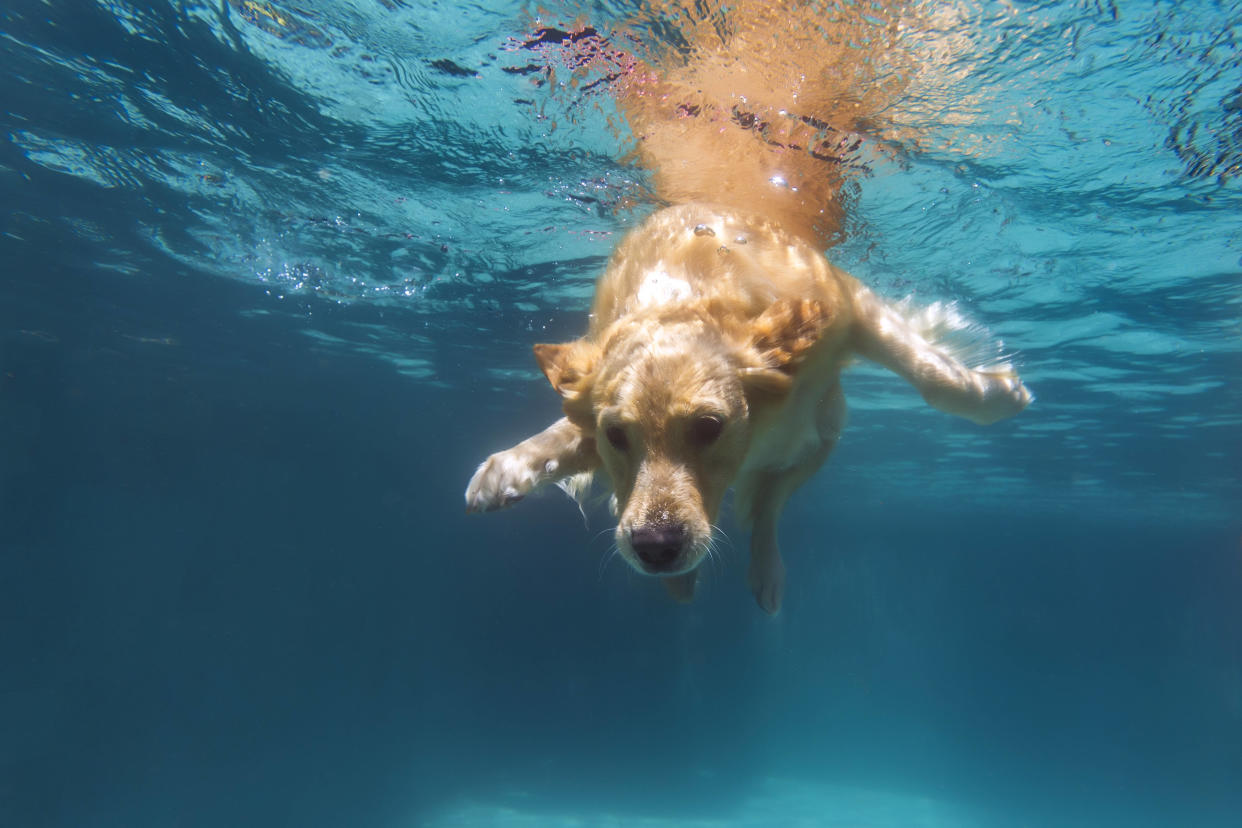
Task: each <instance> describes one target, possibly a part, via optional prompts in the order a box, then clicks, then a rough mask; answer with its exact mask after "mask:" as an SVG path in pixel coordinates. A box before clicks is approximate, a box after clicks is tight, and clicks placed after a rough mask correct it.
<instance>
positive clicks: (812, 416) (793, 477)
mask: <svg viewBox="0 0 1242 828" xmlns="http://www.w3.org/2000/svg"><path fill="white" fill-rule="evenodd" d="M783 5H784V8H783V12H784V13H783V14H778V13H775V12H774V11H773V9H772V8H771V5H770V4H749V5H748V4H741V5H739V6H731V7H730V9H731V12H730V13H731V14H733V15H734V17H733V23H734V30H733V31H734V36H733V38H732V39H731V40H726V41H722V42H720V43H717V42H716V41H715V40H713V41H712V45H711V46H710V47H707V46H704V47H702V48H701V49H699V51H698V52H693V51H692V57H691V59H689V60H683V61H682V62H679V63H678V64H677V65H676V66H675V67H673V68H672V69H670V70H668V71H664V72H662V71H660V69H659V68H658V67H657V66H654V65H652V64H651V63H650V62H647V61H643V60H639V59H638V58H636V57H634V56H632V55H630V54H628V53H626V52H623V51H621V50H617V49H613V48H611V46H610V44H608V43H607V42H606V41H605V42H597V43H595V44H593V45H591V46H590V54H591V55H592V56H593V57H592V59H594V60H599V59H602V60H605V61H607V62H608V64H609V65H610V66H614V67H615V66H621V67H622V70H621V71H618V72H615V73H613V77H614V80H617V81H618V82H617V83H616V89H615V90H614V94H616V96H617V99H618V101H619V103H620V105H621V107H622V110H623V111H624V112H625V113H626V115H627V118H628V121H629V123H630V126H631V129H632V130H633V131H634V133H635V135H636V138H637V143H638V152H639V155H640V161H641V163H643V164H645V165H647V166H648V167H649V168H650V169H652V170H653V177H654V179H655V181H656V184H657V191H658V192H659V193H660V194H661V195H662V196H663V198H664V200H665V201H667V202H669V203H670V204H671V206H667V207H665V208H663V209H660V210H659V211H657V212H655V213H654V214H653V215H651V216H650V217H649V218H647V219H646V220H645V221H644V222H642V223H641V224H640V225H639V226H638V227H637V228H636V229H634V230H633V231H632V232H630V233H629V235H628V236H626V237H625V238H624V239H623V240H622V241H621V243H620V244H619V245H618V246H617V248H616V250H615V251H614V252H613V254H612V257H611V259H610V260H609V263H608V265H607V267H606V269H605V271H604V273H603V275H602V276H601V277H600V279H599V282H598V284H597V288H596V295H595V300H594V304H593V307H592V309H591V313H590V317H589V326H588V330H587V333H586V334H585V335H584V336H583V337H582V338H580V339H578V340H575V341H572V342H568V343H563V344H539V345H535V346H534V353H535V358H536V360H537V362H538V364H539V367H540V369H541V370H542V372H543V374H544V375H545V376H546V377H547V380H548V382H549V383H550V384H551V385H552V387H553V389H555V391H556V392H557V393H558V394H559V395H560V397H561V400H562V407H563V413H564V416H563V417H562V418H561V419H558V420H557V421H556V422H554V423H553V424H552V425H550V426H549V427H548V428H547V429H545V430H544V431H542V432H540V433H538V434H536V435H534V436H532V437H530V438H529V439H526V440H524V441H522V442H521V443H518V444H517V445H516V446H513V447H512V448H510V449H507V450H505V451H501V452H498V453H496V454H493V455H491V456H490V457H488V458H487V459H486V460H485V461H484V462H483V463H482V465H480V466H479V468H478V470H477V471H476V472H475V474H474V476H473V478H472V479H471V480H470V483H469V486H468V487H467V489H466V494H465V497H466V507H467V510H468V511H470V512H487V511H493V510H496V509H501V508H504V507H506V506H509V505H511V504H513V503H516V502H517V501H519V500H521V499H522V498H524V497H525V496H526V495H528V494H530V493H531V492H532V491H534V490H536V489H538V488H540V487H543V486H546V485H547V484H549V483H556V484H560V485H562V487H564V488H566V489H567V490H573V491H576V490H577V489H578V488H579V486H578V484H580V483H581V482H582V481H584V480H585V479H587V478H589V477H591V476H598V475H599V473H601V472H602V474H603V476H606V477H607V479H608V480H609V481H610V482H611V485H612V489H613V497H614V501H613V502H614V511H615V514H616V516H617V526H616V530H615V540H616V546H617V549H618V551H619V553H620V555H621V557H622V558H623V559H624V560H625V561H626V562H627V563H628V564H629V565H630V566H631V567H632V568H633V569H634V570H636V571H637V572H640V573H643V574H645V575H650V576H655V577H657V578H660V579H662V581H663V583H664V585H665V586H666V588H667V590H668V592H669V593H670V594H671V595H672V596H673V597H674V598H675V599H677V600H680V601H689V600H690V599H691V598H692V597H693V595H694V591H695V585H696V577H697V571H698V567H699V565H700V564H701V563H702V562H703V560H704V559H705V558H706V557H707V555H708V554H709V551H710V550H711V548H712V543H713V532H714V526H715V524H716V521H717V518H718V515H719V513H720V510H721V505H722V503H723V501H724V498H725V494H726V492H727V491H728V490H729V489H732V490H733V491H734V512H735V516H736V518H737V519H738V521H739V522H740V523H741V524H742V525H743V527H746V528H749V529H750V533H751V541H750V564H749V570H748V584H749V587H750V589H751V591H752V593H753V594H754V597H755V600H756V601H757V603H758V605H759V606H760V607H761V608H762V609H763V610H764V611H766V612H768V613H770V614H775V613H776V612H777V611H778V610H779V609H780V607H781V604H782V600H783V594H784V587H785V578H786V573H785V566H784V563H783V562H782V559H781V555H780V551H779V549H778V545H777V524H778V521H779V518H780V513H781V510H782V508H783V507H784V504H785V502H786V501H787V499H788V498H789V496H790V495H791V494H792V493H793V492H794V491H795V490H796V489H797V488H798V487H799V486H801V485H802V484H803V483H805V482H806V481H807V480H808V479H809V478H810V477H811V476H812V475H813V474H814V473H815V471H816V470H817V469H819V468H820V466H822V465H823V464H824V462H825V461H826V460H827V458H828V455H829V454H830V453H831V451H832V449H833V446H834V445H835V444H836V442H837V438H838V436H839V435H840V433H841V429H842V428H843V426H844V424H845V411H846V408H845V400H844V397H843V396H842V392H841V385H840V376H841V372H842V370H843V369H844V368H845V367H846V366H847V364H848V363H849V362H850V361H851V360H852V359H854V358H855V357H863V358H866V359H869V360H872V361H874V362H876V363H879V364H880V365H882V366H884V367H886V368H888V369H889V370H891V371H892V372H893V373H895V374H897V375H898V376H899V377H901V378H903V379H905V380H906V381H907V382H909V383H910V384H912V385H913V386H914V387H915V388H916V389H917V390H918V391H919V393H920V394H921V395H922V397H923V399H924V400H926V401H927V402H928V403H929V404H930V405H932V406H933V407H935V408H937V409H940V410H941V411H945V412H948V413H950V414H955V415H957V416H961V417H964V418H966V419H968V420H971V421H973V422H976V423H979V424H985V425H986V424H989V423H993V422H996V421H997V420H1001V419H1004V418H1007V417H1011V416H1013V415H1015V414H1017V413H1018V412H1020V411H1022V409H1023V408H1025V407H1026V406H1027V404H1028V403H1030V401H1031V399H1032V396H1031V394H1030V392H1029V391H1028V390H1027V388H1026V387H1025V386H1024V385H1023V383H1022V381H1021V380H1020V379H1019V377H1018V376H1017V375H1016V374H1015V373H1014V371H1013V369H1012V368H1011V367H1010V366H1009V365H1008V364H993V365H987V366H982V367H979V366H976V367H970V366H969V365H967V364H966V363H965V362H964V361H963V359H961V358H959V357H958V356H957V355H956V352H955V350H954V349H953V348H952V347H950V346H949V345H947V344H944V343H943V342H940V341H938V339H937V336H936V335H935V328H936V325H934V324H930V323H924V324H921V323H920V322H919V321H918V319H919V317H918V315H917V314H915V313H913V312H911V311H909V310H908V309H906V308H904V307H902V306H898V305H893V304H890V303H888V302H886V301H885V300H883V299H881V298H880V297H879V296H877V295H876V294H875V293H873V292H872V291H871V290H870V289H868V288H867V287H866V286H865V285H863V284H862V283H861V282H860V281H859V280H857V279H855V278H854V277H853V276H851V275H849V274H848V273H846V272H844V271H843V270H841V269H839V268H837V267H835V266H834V265H832V264H831V263H829V261H828V260H827V258H826V257H825V256H824V254H823V250H824V249H825V247H826V246H828V245H829V244H830V243H831V240H832V238H833V237H834V235H835V234H836V233H837V232H839V227H840V219H841V215H842V211H843V208H842V206H841V204H840V199H839V191H840V187H841V185H842V182H843V181H845V180H846V178H847V177H848V171H847V170H846V169H845V168H846V167H847V166H848V165H847V164H845V163H843V160H842V159H843V158H844V157H845V155H846V154H847V152H846V150H841V149H840V148H841V147H847V148H848V146H849V145H850V144H851V142H853V141H855V140H856V135H857V133H856V132H854V131H853V130H852V128H851V124H845V123H844V122H842V125H841V126H833V125H832V124H833V120H832V119H833V118H834V116H835V114H836V113H835V112H834V111H833V107H832V103H831V99H832V98H833V96H832V95H831V94H828V95H823V94H821V95H820V100H819V102H818V103H815V102H809V103H808V99H810V98H813V97H814V96H813V95H810V94H800V90H802V85H801V83H802V82H797V83H795V82H792V81H790V82H783V81H781V79H780V78H779V77H777V74H776V72H777V70H776V69H773V68H772V67H773V65H774V64H773V62H772V61H769V60H768V59H766V58H764V57H763V56H762V55H761V54H754V53H745V52H744V50H743V57H742V59H740V61H739V60H734V57H735V56H736V52H737V51H739V50H741V49H742V47H741V46H739V43H740V42H745V43H751V42H754V41H755V40H759V41H762V42H767V41H768V40H770V39H774V38H773V36H772V34H771V30H773V27H775V30H776V31H777V32H778V33H779V32H781V31H787V30H788V29H789V27H790V26H799V25H806V23H807V20H808V17H807V15H809V14H810V12H808V10H807V4H804V3H787V4H783ZM764 8H766V9H767V11H766V12H765V11H764ZM799 14H801V15H802V17H801V18H800V17H799V16H798V15H799ZM747 15H749V17H748V16H747ZM765 32H766V34H764V33H765ZM590 36H591V37H598V36H597V35H594V34H593V33H592V34H591V35H590ZM552 40H553V42H556V43H558V44H563V43H565V42H566V41H569V42H570V43H571V44H572V46H573V48H574V49H575V50H576V51H581V49H582V48H583V47H582V42H583V40H585V38H578V39H577V40H576V41H575V40H572V39H571V38H569V37H566V38H561V39H560V40H556V39H552ZM842 48H844V47H842ZM601 55H602V56H603V57H602V58H601V57H600V56H601ZM786 58H787V56H786ZM838 59H840V58H839V56H837V55H835V53H832V52H831V50H821V51H819V52H816V57H815V58H814V60H812V59H811V58H807V59H806V60H807V61H811V62H812V63H814V65H815V66H818V67H820V68H821V69H822V67H823V66H824V65H826V64H828V63H833V62H834V61H837V60H838ZM815 61H818V63H815ZM579 65H581V62H580V64H579ZM788 65H789V64H788V60H782V61H780V62H779V67H786V66H788ZM804 65H805V64H804ZM834 65H835V64H834ZM730 72H732V73H733V81H732V83H734V84H737V88H742V87H743V86H745V87H746V88H747V89H749V90H750V93H749V94H748V95H745V96H743V95H734V96H733V97H729V96H728V95H727V94H725V93H717V92H713V91H712V88H715V89H722V88H723V89H728V88H730V85H731V81H730V74H729V73H730ZM823 75H824V73H823V72H822V71H821V72H819V73H818V74H817V73H814V72H813V73H812V77H814V76H823ZM709 77H710V78H711V80H712V84H711V87H712V88H708V86H707V84H706V83H705V79H706V78H709ZM804 81H805V77H804ZM756 85H757V86H758V88H756ZM821 91H822V90H821ZM765 97H766V99H767V100H765ZM799 100H800V101H801V103H802V104H803V105H804V106H810V107H811V108H810V109H809V110H808V109H803V110H801V114H797V115H790V114H789V113H792V112H798V111H799V110H795V109H792V108H788V109H787V108H785V106H786V105H788V106H790V107H792V106H793V105H794V103H795V102H798V101H799ZM743 101H744V105H745V108H744V109H743V108H742V106H743ZM859 114H860V113H859V112H857V111H855V112H853V113H852V114H851V116H850V117H852V118H858V117H859ZM765 125H766V126H765ZM834 148H836V149H834Z"/></svg>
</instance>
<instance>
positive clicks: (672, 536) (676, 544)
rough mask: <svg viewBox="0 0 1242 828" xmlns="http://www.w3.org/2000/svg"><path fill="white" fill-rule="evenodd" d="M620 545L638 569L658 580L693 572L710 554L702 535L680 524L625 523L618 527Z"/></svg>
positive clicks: (624, 554) (627, 558) (625, 556)
mask: <svg viewBox="0 0 1242 828" xmlns="http://www.w3.org/2000/svg"><path fill="white" fill-rule="evenodd" d="M617 545H618V546H619V547H620V549H621V551H622V555H623V557H624V558H625V559H626V560H627V561H629V563H630V565H631V566H633V567H634V569H636V570H638V571H639V572H641V573H643V574H645V575H655V576H657V577H668V576H671V575H684V574H685V573H687V572H691V571H693V570H694V568H695V567H697V566H698V565H699V564H700V563H701V562H702V561H703V557H704V555H706V552H707V544H706V543H704V542H703V541H701V540H700V539H699V537H698V533H697V532H694V531H692V530H691V528H690V527H689V526H688V525H687V524H685V523H677V522H661V523H646V524H639V525H635V526H629V527H627V526H625V525H624V524H622V525H620V526H618V527H617Z"/></svg>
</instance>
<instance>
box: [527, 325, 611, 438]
mask: <svg viewBox="0 0 1242 828" xmlns="http://www.w3.org/2000/svg"><path fill="white" fill-rule="evenodd" d="M598 359H599V348H598V346H596V345H593V344H591V343H588V342H583V341H582V340H580V339H579V340H576V341H574V342H566V343H564V344H562V345H536V346H535V360H536V361H538V363H539V369H540V370H541V371H543V375H544V376H545V377H547V378H548V382H550V383H552V387H553V388H555V389H556V393H558V394H560V395H561V399H562V400H563V402H562V404H561V407H562V408H564V409H565V416H566V417H568V418H569V420H570V422H572V423H574V424H575V425H577V426H579V427H580V428H583V429H586V430H588V431H590V430H592V424H593V422H594V417H593V416H592V412H591V382H592V380H593V379H594V376H593V375H594V373H595V363H596V361H597V360H598Z"/></svg>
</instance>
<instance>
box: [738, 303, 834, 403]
mask: <svg viewBox="0 0 1242 828" xmlns="http://www.w3.org/2000/svg"><path fill="white" fill-rule="evenodd" d="M831 321H832V311H831V310H830V309H829V307H828V306H827V305H825V304H824V303H823V302H818V301H816V300H814V299H796V300H795V299H782V300H780V301H778V302H775V303H773V304H772V306H771V307H770V308H768V309H767V310H766V311H764V312H763V313H761V314H760V315H759V316H758V317H757V318H756V319H755V320H754V321H753V322H751V323H750V326H749V331H748V333H749V334H750V342H749V343H748V344H747V346H746V348H745V351H746V355H745V356H746V360H745V361H746V363H747V364H746V365H745V367H743V368H742V372H741V375H742V384H743V386H744V387H745V389H746V393H747V395H748V396H762V397H775V396H782V395H784V394H785V393H787V392H788V391H789V389H790V388H791V387H792V386H793V379H792V377H793V373H794V371H796V370H797V368H798V366H799V365H800V364H801V363H802V360H803V359H805V358H806V355H807V352H808V351H810V350H811V348H812V347H813V346H814V345H815V343H817V342H819V338H820V336H821V335H822V334H823V332H824V328H825V327H827V326H828V323H829V322H831Z"/></svg>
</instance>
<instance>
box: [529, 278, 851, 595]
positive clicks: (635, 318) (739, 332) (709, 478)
mask: <svg viewBox="0 0 1242 828" xmlns="http://www.w3.org/2000/svg"><path fill="white" fill-rule="evenodd" d="M826 315H827V314H826V310H825V308H824V307H823V306H822V305H821V304H820V303H817V302H811V301H801V302H777V303H775V304H774V305H772V306H771V307H770V308H769V309H768V310H767V311H765V312H764V313H762V314H760V315H758V316H757V317H754V318H750V319H746V320H745V321H741V322H738V321H732V322H731V321H730V320H736V319H737V318H738V317H737V316H736V315H734V314H731V313H728V312H726V311H723V310H722V309H720V308H714V307H711V306H700V305H695V304H691V305H683V306H678V307H673V308H664V309H658V310H655V311H652V312H648V313H640V314H635V315H631V316H627V317H623V318H622V319H620V320H618V321H617V322H615V323H614V324H613V325H612V326H611V327H609V328H608V329H607V330H605V331H604V332H603V333H602V334H601V335H600V336H599V337H598V339H597V340H595V341H591V340H578V341H576V342H571V343H568V344H564V345H536V346H535V356H536V358H537V359H538V361H539V365H540V367H541V368H542V369H543V372H544V374H545V375H546V376H547V377H548V380H549V381H550V382H551V383H552V386H553V387H554V388H555V389H556V390H557V391H558V392H559V393H560V394H561V396H562V397H563V401H564V409H565V414H566V416H567V417H568V418H569V419H570V421H571V422H573V423H574V424H575V425H577V426H578V427H579V428H581V429H582V430H583V432H584V433H586V434H589V435H593V436H594V438H595V443H596V449H597V451H598V452H599V457H600V461H601V463H602V465H603V467H604V468H605V469H606V470H607V472H608V474H609V476H610V477H611V478H612V483H613V487H614V490H615V493H616V498H617V515H618V524H617V530H616V539H617V547H618V549H620V551H621V554H622V556H623V557H624V558H625V559H626V561H627V562H629V564H630V565H631V566H632V567H633V568H634V569H636V570H638V571H639V572H642V573H646V574H650V575H658V576H670V575H678V574H682V573H685V572H690V571H691V570H693V569H694V568H695V567H696V566H698V565H699V563H701V562H702V560H703V558H704V557H705V556H706V554H707V550H708V548H709V545H710V542H711V536H712V524H713V522H714V521H715V519H716V515H717V513H718V512H719V510H720V505H721V502H722V500H723V499H724V495H725V492H726V491H728V489H729V487H730V485H731V484H732V482H733V478H734V476H735V475H736V474H737V471H738V469H739V468H740V467H741V465H742V462H743V461H744V460H745V458H746V453H747V450H748V448H749V446H750V441H751V433H752V425H753V423H754V420H755V417H756V415H757V414H758V413H760V412H761V411H762V409H763V407H764V406H770V405H779V404H780V402H781V401H782V400H783V399H784V397H785V395H786V393H787V392H788V391H789V389H790V387H791V385H792V376H793V373H794V371H795V370H796V369H797V367H798V365H799V363H800V362H801V361H802V360H803V358H804V356H805V355H806V352H807V351H809V350H810V348H811V346H812V345H814V343H815V341H816V340H817V338H818V334H819V332H820V331H821V330H822V328H823V326H824V324H825V322H826ZM743 318H744V317H743Z"/></svg>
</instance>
